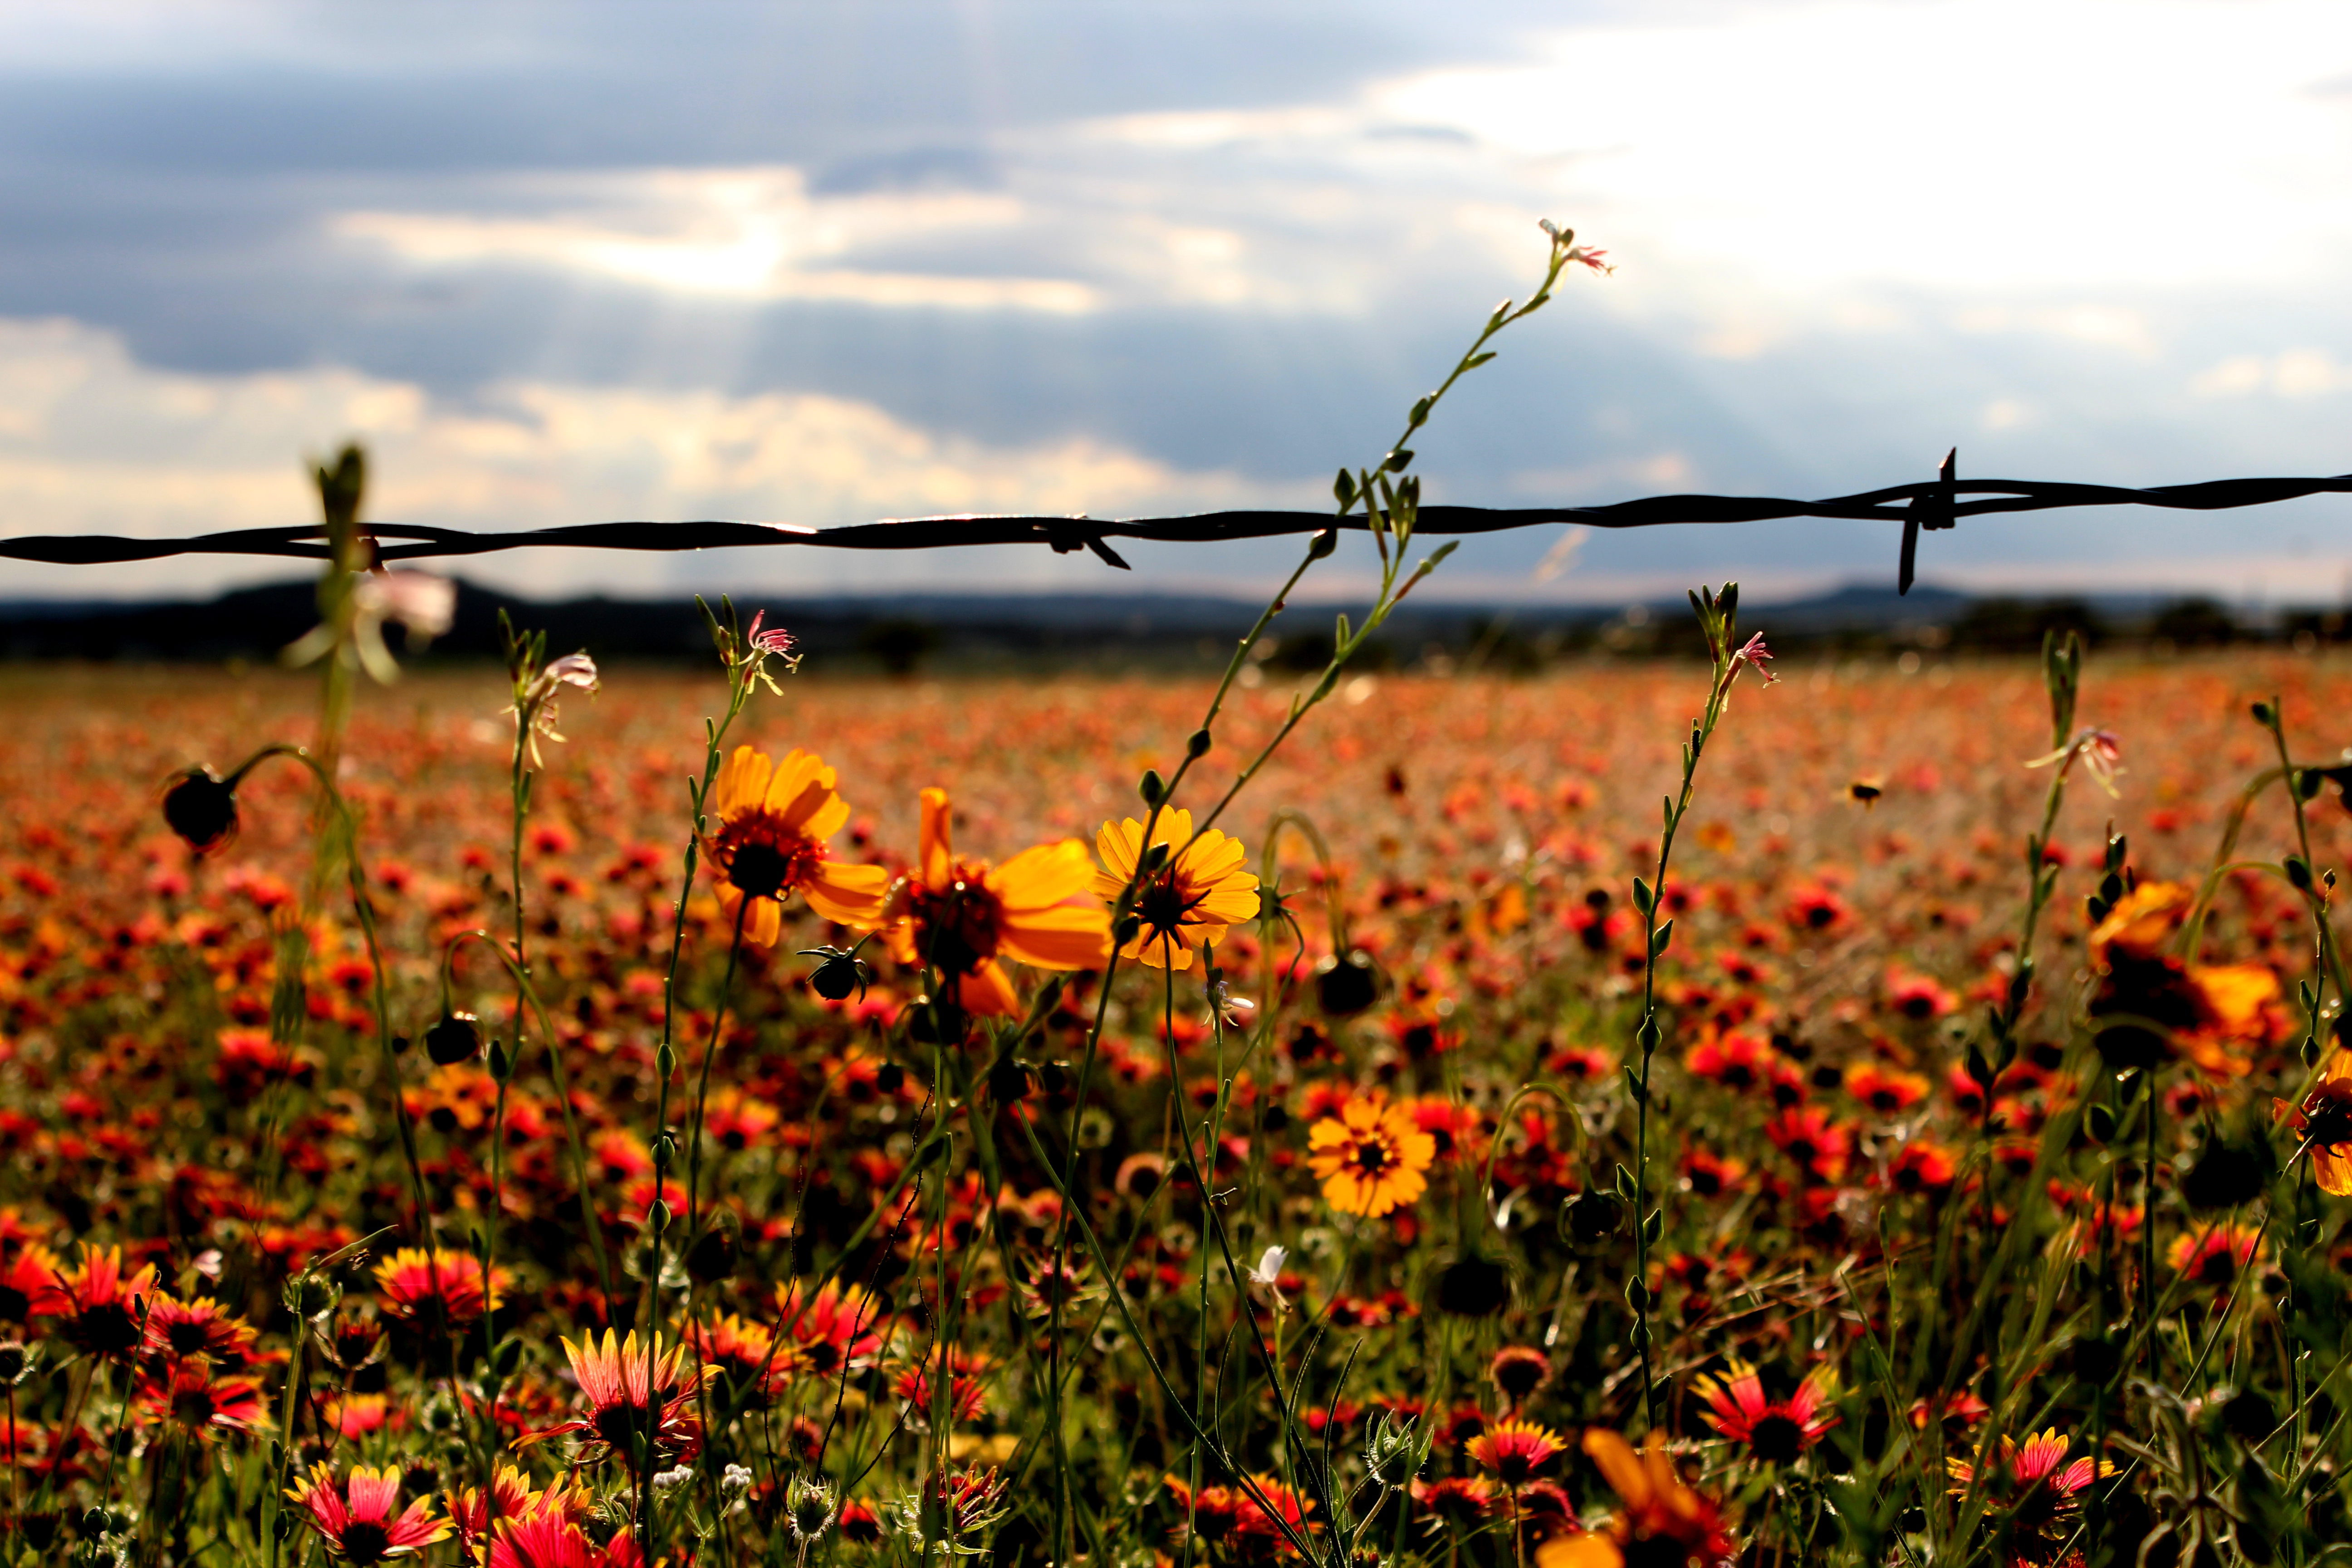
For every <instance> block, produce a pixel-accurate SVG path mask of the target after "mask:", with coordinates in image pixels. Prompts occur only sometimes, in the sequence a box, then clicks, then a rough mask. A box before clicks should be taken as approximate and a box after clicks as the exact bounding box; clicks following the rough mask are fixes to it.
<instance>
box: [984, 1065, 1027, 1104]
mask: <svg viewBox="0 0 2352 1568" xmlns="http://www.w3.org/2000/svg"><path fill="white" fill-rule="evenodd" d="M988 1096H989V1098H990V1099H991V1100H994V1101H996V1103H997V1104H999V1105H1017V1104H1019V1103H1020V1102H1021V1101H1022V1100H1026V1099H1028V1098H1029V1069H1028V1068H1025V1067H1024V1066H1022V1065H1021V1063H1019V1062H1018V1061H1016V1060H1014V1059H1013V1058H1011V1057H1006V1058H1004V1059H1003V1061H1000V1062H998V1063H997V1064H996V1065H995V1066H994V1067H992V1068H989V1069H988Z"/></svg>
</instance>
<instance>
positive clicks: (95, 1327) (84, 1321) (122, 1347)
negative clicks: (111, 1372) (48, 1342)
mask: <svg viewBox="0 0 2352 1568" xmlns="http://www.w3.org/2000/svg"><path fill="white" fill-rule="evenodd" d="M65 1337H66V1338H67V1339H68V1340H69V1341H71V1342H73V1343H75V1344H77V1345H79V1346H80V1347H81V1348H82V1349H84V1350H86V1351H89V1352H93V1353H95V1354H98V1355H120V1354H121V1353H122V1352H125V1351H127V1350H129V1349H130V1348H131V1346H133V1345H135V1344H137V1343H138V1342H139V1325H138V1323H137V1322H136V1321H133V1320H132V1318H131V1310H130V1309H129V1308H127V1307H125V1306H124V1305H123V1304H122V1303H121V1302H120V1301H101V1302H99V1303H97V1304H96V1305H94V1306H90V1307H88V1308H85V1309H84V1310H82V1312H81V1313H80V1315H79V1316H78V1317H76V1318H75V1319H74V1321H72V1323H71V1324H69V1325H68V1328H67V1330H66V1336H65Z"/></svg>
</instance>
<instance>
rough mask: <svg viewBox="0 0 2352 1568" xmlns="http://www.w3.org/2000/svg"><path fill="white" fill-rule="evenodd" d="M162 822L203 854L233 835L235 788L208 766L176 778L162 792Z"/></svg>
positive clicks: (188, 771) (193, 769) (234, 829)
mask: <svg viewBox="0 0 2352 1568" xmlns="http://www.w3.org/2000/svg"><path fill="white" fill-rule="evenodd" d="M163 820H164V822H166V823H167V824H169V825H170V826H171V829H172V831H173V832H174V833H176V834H178V835H179V836H180V837H181V838H182V839H183V840H184V841H185V842H186V844H187V846H188V847H189V848H191V849H193V850H194V851H195V852H196V853H197V854H199V855H202V854H204V853H205V851H207V850H210V849H214V848H217V847H219V846H221V845H223V844H226V842H228V840H229V839H230V838H231V837H235V836H236V786H235V785H233V784H229V783H228V782H226V780H224V779H223V778H222V777H221V776H220V775H219V774H218V773H215V772H213V771H212V769H210V768H207V767H194V768H189V769H188V770H186V771H185V772H184V773H179V774H177V775H175V776H174V777H173V780H172V783H171V784H169V785H168V786H166V788H165V789H164V791H163Z"/></svg>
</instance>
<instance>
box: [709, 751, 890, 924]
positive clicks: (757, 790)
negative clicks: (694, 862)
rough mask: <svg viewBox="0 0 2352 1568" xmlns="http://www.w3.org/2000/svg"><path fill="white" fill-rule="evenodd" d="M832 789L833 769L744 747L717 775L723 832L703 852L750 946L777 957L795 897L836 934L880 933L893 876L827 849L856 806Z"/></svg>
mask: <svg viewBox="0 0 2352 1568" xmlns="http://www.w3.org/2000/svg"><path fill="white" fill-rule="evenodd" d="M834 783H835V774H834V771H833V770H832V769H831V768H829V767H826V766H825V765H824V763H823V762H821V761H820V760H818V758H817V757H815V756H814V754H812V753H810V752H803V751H798V750H794V751H790V752H785V753H784V755H783V759H782V761H781V762H779V761H774V760H772V759H771V758H770V757H769V756H768V754H767V753H766V752H761V751H758V750H756V749H754V748H752V747H751V746H738V747H736V748H735V752H734V754H733V755H731V756H730V757H729V758H728V759H727V761H726V763H725V764H724V765H723V766H721V767H720V768H719V778H718V781H717V782H716V783H715V784H713V785H712V786H711V792H710V794H711V798H710V803H709V815H711V816H716V817H717V818H718V819H719V827H718V830H717V831H716V832H715V833H713V834H712V835H711V836H710V837H709V843H708V846H707V848H706V851H705V852H706V853H707V854H708V855H709V867H710V872H711V877H712V879H713V880H714V881H715V882H717V884H718V888H719V908H720V910H723V911H724V912H725V914H726V916H727V919H728V921H729V922H730V924H731V923H733V922H734V921H736V920H737V919H739V918H740V920H741V921H742V922H743V940H744V941H746V942H752V943H754V944H756V945H758V946H760V947H773V946H774V945H775V944H776V938H777V936H778V935H779V934H780V933H781V932H782V929H783V909H784V900H786V899H788V898H790V897H791V896H792V895H793V894H794V893H798V894H800V896H801V897H802V898H803V900H806V901H807V903H808V907H809V908H810V909H812V910H815V911H816V912H817V913H818V914H820V915H823V916H824V918H825V919H826V920H829V921H834V922H835V923H836V924H839V925H845V926H854V927H856V928H857V929H858V930H861V931H870V930H872V929H873V928H874V927H875V926H876V925H877V924H878V923H880V921H881V918H882V900H883V896H884V894H885V893H886V892H887V890H888V889H889V885H890V875H889V873H888V872H887V871H885V870H884V869H883V868H881V867H879V866H851V865H845V864H844V863H842V862H840V861H837V860H835V859H833V858H830V855H829V853H828V851H827V850H826V848H825V840H826V839H828V838H831V837H833V836H834V835H835V834H836V833H838V832H840V831H841V828H842V825H843V824H844V823H846V822H847V821H848V820H849V803H848V802H846V801H845V800H843V799H842V798H841V795H840V794H839V792H837V791H836V790H835V787H834ZM744 900H750V906H749V908H748V909H747V908H746V907H745V903H744Z"/></svg>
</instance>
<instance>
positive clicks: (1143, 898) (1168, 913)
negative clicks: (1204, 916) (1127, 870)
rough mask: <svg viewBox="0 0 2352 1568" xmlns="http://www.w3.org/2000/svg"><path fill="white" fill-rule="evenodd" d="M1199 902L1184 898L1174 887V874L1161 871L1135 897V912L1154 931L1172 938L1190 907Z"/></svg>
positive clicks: (1189, 911) (1182, 893) (1180, 891)
mask: <svg viewBox="0 0 2352 1568" xmlns="http://www.w3.org/2000/svg"><path fill="white" fill-rule="evenodd" d="M1199 901H1200V900H1197V899H1188V898H1186V897H1185V896H1184V892H1183V889H1181V888H1179V887H1178V886H1177V885H1176V873H1175V872H1173V871H1162V872H1161V873H1160V875H1159V876H1157V877H1154V878H1153V879H1151V880H1150V883H1148V884H1147V885H1146V886H1145V887H1144V889H1143V891H1142V892H1141V893H1140V894H1139V895H1138V896H1137V898H1136V900H1135V912H1136V915H1137V917H1138V918H1139V919H1140V920H1141V921H1143V923H1144V924H1145V925H1147V926H1149V927H1150V928H1151V929H1152V930H1153V931H1158V932H1163V933H1165V934H1167V935H1169V936H1173V935H1175V934H1176V930H1177V928H1178V927H1179V926H1181V924H1183V922H1184V917H1185V916H1186V915H1189V914H1191V913H1192V906H1193V905H1194V904H1196V903H1198V902H1199Z"/></svg>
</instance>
